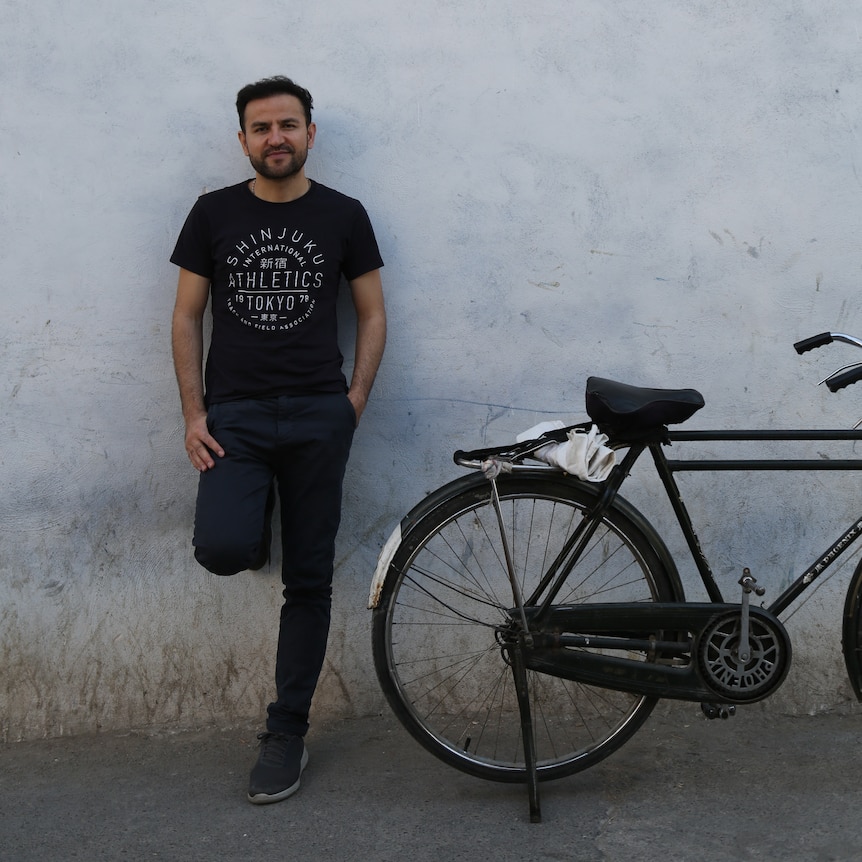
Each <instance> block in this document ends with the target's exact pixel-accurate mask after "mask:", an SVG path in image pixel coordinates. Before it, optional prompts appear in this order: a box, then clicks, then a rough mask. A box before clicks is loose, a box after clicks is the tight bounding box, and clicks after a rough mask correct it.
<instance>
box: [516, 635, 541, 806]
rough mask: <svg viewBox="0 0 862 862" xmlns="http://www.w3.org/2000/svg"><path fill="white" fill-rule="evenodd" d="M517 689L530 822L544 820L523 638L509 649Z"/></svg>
mask: <svg viewBox="0 0 862 862" xmlns="http://www.w3.org/2000/svg"><path fill="white" fill-rule="evenodd" d="M509 653H510V658H511V661H512V674H513V676H514V678H515V691H516V693H517V696H518V712H519V713H520V716H521V738H522V740H523V744H524V766H525V768H526V771H527V794H528V797H529V801H530V823H541V822H542V810H541V806H540V804H539V777H538V772H537V768H536V738H535V736H534V735H533V717H532V714H531V712H530V690H529V687H528V684H527V668H526V665H525V664H524V642H523V638H519V639H518V643H516V644H513V645H512V646H511V648H510V650H509Z"/></svg>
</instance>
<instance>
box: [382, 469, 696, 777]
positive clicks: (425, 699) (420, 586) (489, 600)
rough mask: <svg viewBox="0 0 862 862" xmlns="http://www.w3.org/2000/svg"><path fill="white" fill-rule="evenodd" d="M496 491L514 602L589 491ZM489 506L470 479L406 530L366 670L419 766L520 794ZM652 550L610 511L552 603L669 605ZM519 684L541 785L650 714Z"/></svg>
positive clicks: (510, 481) (505, 608) (511, 484)
mask: <svg viewBox="0 0 862 862" xmlns="http://www.w3.org/2000/svg"><path fill="white" fill-rule="evenodd" d="M497 487H498V492H499V496H500V500H501V504H502V510H503V515H504V519H505V523H506V530H507V534H508V537H509V541H510V543H511V553H512V557H513V561H514V565H515V569H516V573H517V577H518V578H519V581H520V583H521V590H522V592H523V594H524V596H525V598H526V597H528V596H530V595H531V593H532V592H533V590H534V589H535V588H536V586H537V585H538V583H539V580H540V578H541V576H542V575H543V574H544V572H545V571H546V569H547V567H548V566H549V564H550V562H551V561H552V560H553V559H554V558H555V557H556V555H557V553H558V552H559V551H560V549H561V548H562V547H563V545H564V543H565V542H566V540H567V539H568V537H569V536H571V534H572V531H573V530H574V529H575V528H576V527H577V525H578V524H579V523H580V522H581V521H582V520H583V518H584V514H585V512H586V511H587V510H588V509H589V507H590V506H592V505H593V504H594V503H595V501H596V491H595V490H594V488H592V487H590V486H587V485H585V484H583V483H580V482H578V481H576V480H574V479H571V478H567V477H565V476H563V475H562V474H558V473H550V472H543V471H535V472H530V473H522V474H517V473H516V474H511V475H508V476H505V475H504V476H501V477H500V478H499V479H498V480H497ZM490 494H491V486H490V483H489V482H487V481H486V480H485V479H484V478H483V477H482V476H475V477H469V478H468V479H465V480H459V481H457V482H454V483H452V485H451V493H450V494H448V495H443V496H442V499H441V500H440V502H439V503H438V504H437V505H436V506H434V507H433V508H431V509H430V510H429V511H427V512H425V513H424V514H420V516H419V519H418V520H417V521H416V522H415V523H413V524H412V525H411V526H409V527H408V528H407V530H406V533H405V535H404V536H403V537H402V540H401V544H400V545H399V547H398V548H397V550H396V551H395V554H394V556H393V558H392V564H391V567H390V570H389V574H388V576H387V578H386V582H385V584H384V588H383V591H382V593H381V598H380V601H379V603H378V605H377V607H376V609H375V611H374V616H373V624H372V625H373V633H372V639H373V649H374V662H375V668H376V670H377V675H378V678H379V680H380V684H381V686H382V688H383V691H384V693H385V694H386V697H387V699H388V701H389V703H390V705H391V706H392V708H393V710H394V712H395V714H396V715H397V717H398V718H399V719H400V721H401V722H402V724H403V725H404V726H405V727H406V728H407V730H408V731H409V732H410V733H411V734H412V735H413V736H414V737H415V738H416V739H417V740H418V741H419V742H420V743H421V744H422V745H423V746H425V748H427V749H428V750H429V751H430V752H431V753H432V754H434V755H435V756H437V757H439V758H440V759H441V760H443V761H444V762H446V763H448V764H449V765H451V766H454V767H456V768H457V769H460V770H462V771H464V772H467V773H469V774H471V775H475V776H478V777H480V778H485V779H490V780H494V781H509V782H519V781H525V780H526V769H525V765H524V754H523V745H522V739H521V728H520V719H519V713H518V706H517V700H516V694H515V690H514V683H513V678H512V672H511V668H510V666H509V664H508V662H507V660H506V658H505V655H504V650H503V649H502V647H501V643H500V642H499V641H498V636H497V629H498V627H500V626H505V625H506V624H507V622H508V621H509V620H510V619H511V617H510V609H511V608H512V607H513V599H512V589H511V586H510V582H509V578H508V575H507V571H506V565H505V557H504V552H503V547H502V542H501V538H500V530H499V526H498V520H497V516H496V513H495V511H494V507H493V505H492V502H491V498H490ZM636 520H640V521H641V525H640V526H639V525H638V524H636V523H635V521H636ZM647 533H649V534H650V537H649V538H648V537H647ZM657 547H661V548H663V545H662V544H661V540H660V539H659V538H658V536H657V535H655V533H654V531H653V530H652V528H651V527H649V525H648V524H646V522H643V521H642V519H640V517H639V516H638V515H637V513H636V511H635V510H634V509H632V508H631V507H630V506H628V504H625V503H624V502H622V501H620V503H619V505H617V504H615V505H614V507H613V508H612V509H611V510H610V511H609V512H608V513H607V515H606V516H605V517H604V519H603V520H602V522H601V524H600V525H599V528H598V530H597V531H596V533H595V535H594V536H593V537H592V539H591V541H590V544H589V546H588V548H587V549H586V550H585V552H584V553H583V554H582V555H581V558H580V560H579V561H578V563H577V565H576V566H575V569H574V570H573V572H572V573H571V575H570V576H569V578H568V579H567V582H566V586H565V587H564V589H563V591H562V592H561V593H560V594H559V595H558V596H557V599H556V603H557V604H564V603H566V604H569V603H575V602H613V601H647V602H648V601H681V600H682V598H683V597H682V596H681V595H678V592H679V590H678V589H677V588H676V587H675V586H674V584H675V583H678V581H675V580H674V579H673V578H671V577H670V576H669V575H668V572H667V570H666V567H665V564H664V563H663V562H662V560H663V559H668V558H667V556H666V555H663V554H662V553H660V552H659V551H657V550H656V548H657ZM671 565H672V564H671ZM637 657H639V658H644V657H643V656H637ZM528 684H529V690H530V703H531V711H532V717H533V724H534V736H535V744H536V749H537V760H538V765H537V772H538V777H539V779H540V780H548V779H552V778H560V777H562V776H565V775H569V774H571V773H573V772H578V771H580V770H582V769H586V768H587V767H589V766H592V765H594V764H595V763H597V762H598V761H600V760H601V759H603V758H604V757H607V756H608V755H609V754H611V753H612V752H613V751H615V750H616V749H617V748H619V746H621V745H622V744H623V743H624V742H625V741H626V740H627V739H629V737H631V735H632V734H633V733H634V732H635V731H636V730H637V729H638V728H639V727H640V726H641V724H642V723H643V722H644V720H645V719H646V718H647V716H648V715H649V713H650V712H651V711H652V709H653V707H654V705H655V703H656V699H655V698H647V697H642V696H640V695H633V694H628V693H625V692H615V691H610V690H607V689H602V688H598V687H595V686H589V685H583V684H580V683H577V682H572V681H569V680H564V679H559V678H556V677H552V676H548V675H546V674H540V673H536V672H532V671H528Z"/></svg>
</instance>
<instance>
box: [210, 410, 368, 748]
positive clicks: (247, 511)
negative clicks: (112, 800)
mask: <svg viewBox="0 0 862 862" xmlns="http://www.w3.org/2000/svg"><path fill="white" fill-rule="evenodd" d="M207 421H208V424H209V428H210V433H211V434H212V435H213V437H214V438H215V439H216V440H218V442H219V443H220V444H221V446H222V448H223V449H224V451H225V455H224V458H216V465H215V467H213V468H212V469H211V470H207V471H206V472H204V473H201V476H200V482H199V485H198V498H197V509H196V513H195V534H194V545H195V558H196V559H197V561H198V562H199V563H200V564H201V565H202V566H204V567H205V568H206V569H208V570H209V571H211V572H213V573H215V574H217V575H233V574H236V573H237V572H240V571H243V570H244V569H249V568H260V567H261V566H262V565H263V564H264V563H265V562H266V560H267V557H268V555H269V541H270V535H271V525H270V519H271V516H272V510H273V505H274V500H275V498H274V490H275V488H276V487H277V488H278V496H279V500H280V503H281V540H282V552H283V553H282V582H283V584H284V604H283V606H282V609H281V619H280V624H279V635H278V652H277V655H276V665H275V685H276V699H275V701H273V702H272V703H271V704H270V705H269V707H268V708H267V722H266V724H267V730H270V731H273V732H276V733H289V734H296V735H299V736H304V735H305V733H306V731H307V730H308V713H309V709H310V708H311V699H312V696H313V695H314V690H315V688H316V686H317V680H318V678H319V676H320V671H321V668H322V667H323V659H324V656H325V653H326V641H327V637H328V635H329V620H330V609H331V603H332V571H333V564H334V557H335V536H336V533H337V532H338V525H339V522H340V520H341V489H342V484H343V480H344V471H345V468H346V466H347V459H348V456H349V454H350V445H351V442H352V440H353V432H354V429H355V427H356V414H355V412H354V410H353V406H352V405H351V403H350V401H349V400H348V398H347V396H346V395H344V394H333V395H312V396H281V397H277V398H265V399H249V400H244V401H232V402H228V403H223V404H214V405H211V406H210V408H209V412H208V420H207Z"/></svg>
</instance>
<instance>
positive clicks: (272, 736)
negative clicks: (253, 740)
mask: <svg viewBox="0 0 862 862" xmlns="http://www.w3.org/2000/svg"><path fill="white" fill-rule="evenodd" d="M257 738H258V739H259V740H260V749H261V752H260V759H261V761H262V762H263V763H266V764H268V765H271V766H284V762H285V760H286V759H287V752H288V748H289V746H290V741H291V740H292V739H293V737H292V736H285V735H284V734H282V733H271V732H270V731H266V732H264V733H259V734H258V735H257Z"/></svg>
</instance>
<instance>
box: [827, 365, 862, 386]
mask: <svg viewBox="0 0 862 862" xmlns="http://www.w3.org/2000/svg"><path fill="white" fill-rule="evenodd" d="M859 380H862V365H854V366H853V367H852V368H848V369H847V370H845V371H836V372H835V374H831V375H830V376H829V377H827V378H826V380H824V381H823V382H824V383H825V384H826V385H827V386H828V387H829V391H830V392H837V391H838V390H839V389H843V388H844V387H845V386H850V385H851V384H852V383H856V382H857V381H859Z"/></svg>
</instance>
